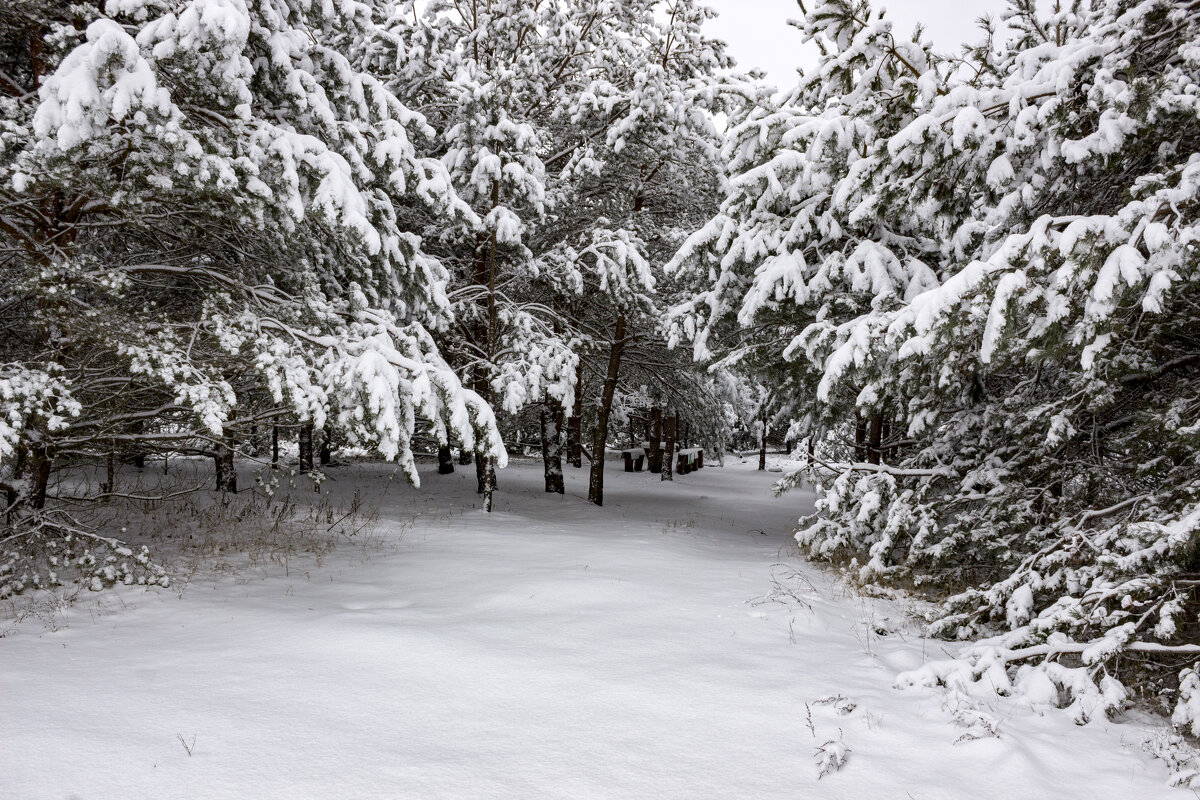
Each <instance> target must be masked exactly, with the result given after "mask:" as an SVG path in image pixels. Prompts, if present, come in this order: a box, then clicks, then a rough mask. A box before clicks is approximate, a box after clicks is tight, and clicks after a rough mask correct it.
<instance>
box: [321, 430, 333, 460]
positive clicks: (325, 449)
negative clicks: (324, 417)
mask: <svg viewBox="0 0 1200 800" xmlns="http://www.w3.org/2000/svg"><path fill="white" fill-rule="evenodd" d="M319 455H320V459H321V466H322V467H328V466H329V465H330V464H331V463H333V437H332V436H330V435H329V430H328V429H325V430H322V431H321V447H320V450H319Z"/></svg>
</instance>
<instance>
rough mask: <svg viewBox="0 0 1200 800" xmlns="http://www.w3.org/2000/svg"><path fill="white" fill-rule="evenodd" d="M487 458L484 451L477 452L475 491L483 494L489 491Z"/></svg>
mask: <svg viewBox="0 0 1200 800" xmlns="http://www.w3.org/2000/svg"><path fill="white" fill-rule="evenodd" d="M487 461H488V460H487V458H485V457H484V455H483V453H480V452H476V453H475V493H476V494H483V493H484V492H486V491H487Z"/></svg>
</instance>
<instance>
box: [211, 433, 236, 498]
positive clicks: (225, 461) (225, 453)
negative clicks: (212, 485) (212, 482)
mask: <svg viewBox="0 0 1200 800" xmlns="http://www.w3.org/2000/svg"><path fill="white" fill-rule="evenodd" d="M214 460H215V461H216V464H217V491H218V492H228V493H230V494H237V470H236V469H234V466H233V448H232V447H230V446H229V445H228V444H225V443H221V444H219V445H217V454H216V456H215V458H214Z"/></svg>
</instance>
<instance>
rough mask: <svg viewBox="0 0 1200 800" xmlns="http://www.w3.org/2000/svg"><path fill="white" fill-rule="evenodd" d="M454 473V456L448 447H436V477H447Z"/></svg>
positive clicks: (445, 445) (446, 445)
mask: <svg viewBox="0 0 1200 800" xmlns="http://www.w3.org/2000/svg"><path fill="white" fill-rule="evenodd" d="M451 472H454V455H453V454H452V453H451V452H450V445H448V444H443V445H438V475H449V474H450V473H451Z"/></svg>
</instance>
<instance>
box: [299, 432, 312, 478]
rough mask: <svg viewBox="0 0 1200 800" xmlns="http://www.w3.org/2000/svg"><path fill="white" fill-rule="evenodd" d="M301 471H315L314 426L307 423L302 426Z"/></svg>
mask: <svg viewBox="0 0 1200 800" xmlns="http://www.w3.org/2000/svg"><path fill="white" fill-rule="evenodd" d="M300 469H301V471H303V472H312V471H313V426H312V424H311V423H307V422H306V423H304V424H303V425H301V426H300Z"/></svg>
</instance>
